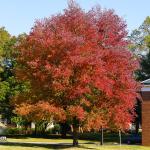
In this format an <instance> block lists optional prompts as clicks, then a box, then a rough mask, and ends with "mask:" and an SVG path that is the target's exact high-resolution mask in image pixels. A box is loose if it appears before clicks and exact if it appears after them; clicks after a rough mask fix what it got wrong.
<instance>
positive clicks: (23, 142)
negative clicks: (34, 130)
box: [0, 137, 150, 150]
mask: <svg viewBox="0 0 150 150" xmlns="http://www.w3.org/2000/svg"><path fill="white" fill-rule="evenodd" d="M30 142H34V143H30ZM39 142H40V143H39ZM44 142H45V143H44ZM63 143H67V144H63ZM79 143H80V144H79V147H77V148H74V147H72V140H71V139H45V138H28V137H26V138H8V142H5V143H4V145H2V143H0V150H53V149H59V150H61V149H62V150H78V149H79V150H86V149H91V150H150V147H144V146H138V145H122V146H119V145H104V146H100V145H98V142H93V141H89V140H79ZM106 144H109V143H106Z"/></svg>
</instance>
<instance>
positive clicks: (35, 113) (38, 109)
mask: <svg viewBox="0 0 150 150" xmlns="http://www.w3.org/2000/svg"><path fill="white" fill-rule="evenodd" d="M15 111H16V113H18V114H20V115H21V116H24V117H27V119H29V120H31V121H33V120H34V121H37V120H39V121H40V120H51V119H54V120H57V121H64V120H65V119H66V117H65V112H64V110H63V109H61V108H59V107H55V106H54V105H51V104H49V103H48V102H44V101H40V102H38V103H36V104H34V105H33V104H26V103H23V104H21V105H20V106H18V107H17V108H16V110H15Z"/></svg>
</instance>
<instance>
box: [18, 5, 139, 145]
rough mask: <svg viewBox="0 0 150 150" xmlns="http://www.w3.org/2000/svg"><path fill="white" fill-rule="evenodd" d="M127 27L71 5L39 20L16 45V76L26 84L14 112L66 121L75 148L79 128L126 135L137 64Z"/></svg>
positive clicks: (110, 15) (107, 13)
mask: <svg viewBox="0 0 150 150" xmlns="http://www.w3.org/2000/svg"><path fill="white" fill-rule="evenodd" d="M126 37H127V30H126V24H125V22H124V21H123V20H122V18H120V17H119V16H118V15H116V14H115V13H114V11H113V10H102V9H100V8H99V7H96V8H94V9H91V10H90V11H89V12H85V11H84V10H82V9H81V8H80V7H79V6H78V5H77V4H75V3H74V2H72V3H69V5H68V8H67V9H65V10H64V12H63V13H62V14H58V15H55V16H51V17H50V18H45V19H42V20H38V21H36V23H35V26H34V27H33V28H32V30H31V32H30V34H29V35H28V36H27V38H26V39H25V40H24V41H23V42H22V43H21V44H20V45H19V47H18V49H19V53H18V54H19V55H18V58H17V61H18V68H17V69H16V76H17V78H18V79H19V80H23V81H29V82H30V85H31V88H30V91H29V92H27V93H24V94H23V93H22V94H20V95H18V96H16V99H15V103H16V112H17V113H18V114H20V115H22V116H26V117H27V118H30V119H31V120H34V121H38V120H49V119H51V118H53V120H55V121H62V122H63V121H66V120H69V121H70V122H71V124H72V125H73V129H74V130H73V131H74V134H73V135H74V136H73V137H74V140H73V144H74V145H77V144H78V141H77V130H78V127H79V125H80V126H82V127H83V128H84V129H88V130H90V129H92V128H94V129H100V128H101V127H107V128H111V129H120V130H125V129H127V128H128V127H129V123H130V122H131V121H132V119H133V115H134V113H133V112H134V111H133V109H134V103H135V97H136V96H137V94H136V89H137V83H136V81H135V80H134V71H135V70H136V69H137V67H138V62H137V61H136V60H135V58H134V56H133V55H132V53H131V52H130V51H128V49H127V47H128V41H127V38H126Z"/></svg>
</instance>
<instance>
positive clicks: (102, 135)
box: [100, 127, 104, 145]
mask: <svg viewBox="0 0 150 150" xmlns="http://www.w3.org/2000/svg"><path fill="white" fill-rule="evenodd" d="M100 131H101V139H100V144H101V145H103V143H104V134H103V127H101V130H100Z"/></svg>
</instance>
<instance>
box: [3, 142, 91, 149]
mask: <svg viewBox="0 0 150 150" xmlns="http://www.w3.org/2000/svg"><path fill="white" fill-rule="evenodd" d="M82 144H94V143H91V142H85V143H82ZM82 144H81V145H79V146H78V148H82V149H94V148H89V147H88V146H87V147H86V146H84V145H82ZM0 145H3V146H16V147H31V148H47V149H67V148H73V146H72V144H71V143H23V142H22V143H21V142H18V143H17V142H0Z"/></svg>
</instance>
